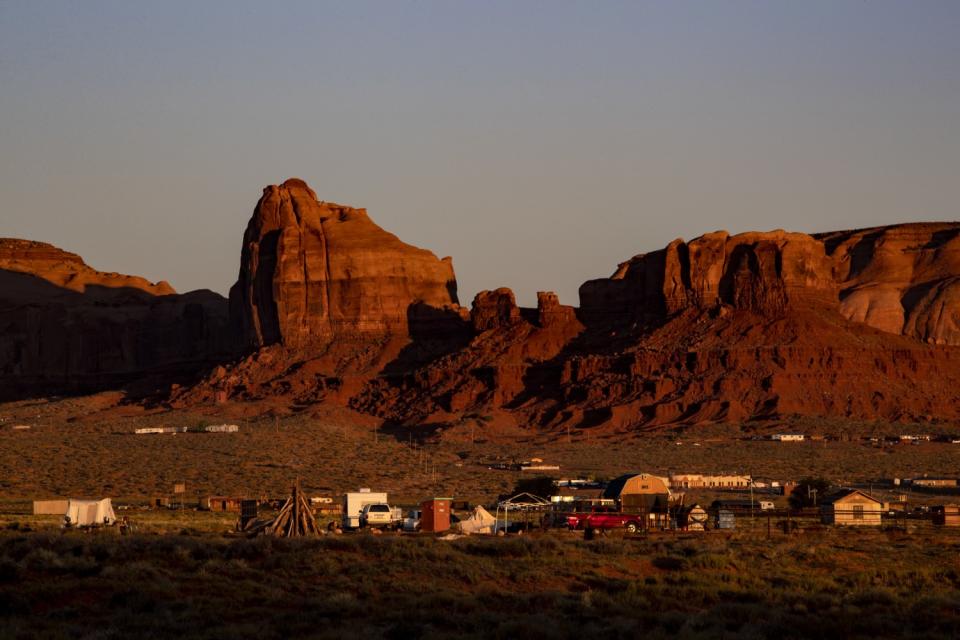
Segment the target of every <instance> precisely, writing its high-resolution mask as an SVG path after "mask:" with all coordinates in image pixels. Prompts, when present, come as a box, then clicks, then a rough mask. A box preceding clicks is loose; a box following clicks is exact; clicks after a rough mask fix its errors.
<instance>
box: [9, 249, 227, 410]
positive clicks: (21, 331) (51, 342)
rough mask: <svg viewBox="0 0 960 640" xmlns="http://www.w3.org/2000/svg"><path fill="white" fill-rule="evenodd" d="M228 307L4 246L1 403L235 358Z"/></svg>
mask: <svg viewBox="0 0 960 640" xmlns="http://www.w3.org/2000/svg"><path fill="white" fill-rule="evenodd" d="M230 336H231V331H230V326H229V320H228V317H227V306H226V300H224V299H223V298H222V297H221V296H218V295H216V294H214V293H212V292H209V291H195V292H191V293H188V294H185V295H177V294H176V292H175V291H174V290H173V288H172V287H170V285H169V284H167V283H165V282H160V283H157V284H153V283H150V282H148V281H147V280H145V279H143V278H138V277H135V276H127V275H122V274H118V273H104V272H100V271H97V270H95V269H92V268H91V267H89V266H87V265H86V264H85V263H84V262H83V260H82V259H81V258H80V257H79V256H77V255H75V254H72V253H68V252H66V251H62V250H60V249H57V248H56V247H53V246H51V245H49V244H44V243H41V242H30V241H25V240H13V239H0V398H2V399H15V398H20V397H25V396H32V395H39V394H49V393H71V392H85V391H94V390H100V389H107V388H116V387H119V386H122V385H124V384H127V383H129V382H133V381H145V379H146V378H149V377H150V376H156V377H158V378H159V383H160V384H161V385H162V384H163V383H164V382H165V380H166V379H168V378H177V377H179V376H184V375H190V374H191V373H195V372H197V371H199V370H201V369H203V368H204V367H205V366H208V365H209V364H210V363H212V362H216V361H218V360H220V359H223V358H227V357H229V356H230V354H231V352H232V344H231V342H232V340H231V337H230Z"/></svg>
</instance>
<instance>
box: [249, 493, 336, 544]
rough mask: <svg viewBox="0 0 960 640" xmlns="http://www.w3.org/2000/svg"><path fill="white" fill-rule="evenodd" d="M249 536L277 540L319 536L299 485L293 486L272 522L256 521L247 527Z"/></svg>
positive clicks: (308, 504)
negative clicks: (260, 536) (267, 537)
mask: <svg viewBox="0 0 960 640" xmlns="http://www.w3.org/2000/svg"><path fill="white" fill-rule="evenodd" d="M246 531H247V532H248V533H250V535H261V534H262V535H267V536H275V537H277V538H294V537H300V536H316V535H320V527H318V526H317V521H316V520H315V519H314V517H313V512H312V511H311V510H310V503H309V502H308V501H307V499H306V498H305V497H304V495H303V492H302V491H301V490H300V483H299V482H297V484H295V485H293V490H292V492H291V495H290V497H289V498H288V499H287V501H286V502H285V503H283V506H282V507H280V513H278V514H277V517H276V518H274V519H273V520H257V521H255V522H253V523H251V525H250V526H248V527H247V529H246Z"/></svg>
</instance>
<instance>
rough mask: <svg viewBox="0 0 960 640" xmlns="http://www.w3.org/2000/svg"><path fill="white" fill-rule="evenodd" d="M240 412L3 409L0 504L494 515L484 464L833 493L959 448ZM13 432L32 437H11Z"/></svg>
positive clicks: (932, 465) (920, 466)
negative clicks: (291, 494)
mask: <svg viewBox="0 0 960 640" xmlns="http://www.w3.org/2000/svg"><path fill="white" fill-rule="evenodd" d="M238 413H240V412H238V411H234V412H233V413H232V414H231V413H230V412H225V415H216V414H211V413H210V412H186V411H160V410H154V411H144V410H143V409H142V408H141V407H126V408H125V407H122V406H121V407H117V406H116V399H115V398H111V397H106V398H104V397H99V396H92V397H89V398H82V399H65V400H55V401H31V402H20V403H11V404H5V405H0V500H8V501H9V500H30V499H39V498H47V497H57V496H62V497H66V496H75V497H80V496H89V497H93V496H112V497H114V498H119V499H127V500H146V499H148V498H150V497H152V496H161V495H167V494H169V493H170V492H171V491H172V487H173V484H174V483H178V482H183V483H186V486H187V495H188V497H189V498H190V499H193V498H196V497H198V496H200V495H231V496H248V497H260V496H264V497H279V496H283V495H285V494H286V492H287V491H288V489H289V486H290V484H291V483H292V482H293V481H294V480H295V479H296V478H300V479H301V482H302V486H303V488H304V489H305V490H306V491H308V492H310V493H311V494H314V495H336V494H339V493H342V492H344V491H350V490H355V489H357V488H359V487H371V488H373V489H374V490H381V491H387V492H389V493H390V494H391V497H392V498H393V499H395V500H396V501H398V502H401V503H402V502H404V501H406V502H415V501H417V500H420V499H422V498H424V497H431V496H434V495H444V496H453V497H455V498H458V499H464V500H470V501H472V502H481V503H489V502H490V501H491V500H493V499H495V497H496V496H497V495H499V494H501V493H504V492H506V491H508V490H509V489H510V488H511V487H513V486H515V485H516V482H517V480H518V479H519V478H520V477H521V474H520V473H519V472H516V471H503V470H493V469H489V468H488V463H489V462H491V461H497V460H502V461H509V460H513V459H516V460H522V459H529V458H531V457H539V458H542V459H543V460H544V462H545V463H547V464H557V465H559V466H560V471H559V472H551V473H553V475H559V476H563V477H581V476H582V477H594V478H610V477H615V476H617V475H619V474H622V473H627V472H632V471H643V472H648V473H655V474H668V473H683V472H688V473H738V474H739V473H744V474H750V475H753V476H754V477H755V478H760V479H770V480H780V481H789V480H797V479H800V478H803V477H810V476H822V477H825V478H828V479H830V480H832V481H833V482H834V483H835V484H838V485H849V484H864V485H867V484H869V483H870V482H875V481H877V480H879V479H890V478H908V477H917V476H923V475H930V476H938V475H948V476H955V475H956V474H957V469H958V467H960V445H953V444H949V443H936V442H930V443H923V444H921V445H895V446H885V447H878V446H873V445H870V444H869V443H864V442H861V441H859V440H854V441H850V442H839V441H830V442H800V443H776V442H770V441H763V440H751V439H750V438H751V437H752V436H755V435H756V429H755V428H754V427H752V426H751V427H741V426H736V425H720V426H715V427H698V428H690V429H687V430H667V431H658V432H650V433H643V432H628V433H606V434H600V433H597V434H591V433H590V432H587V433H582V432H581V433H576V434H566V433H536V432H525V431H518V432H515V433H499V432H495V433H491V432H488V431H485V430H483V429H481V428H480V427H470V426H468V425H460V426H457V427H454V428H451V429H448V430H445V431H434V430H431V429H429V428H424V429H416V428H414V429H412V430H401V429H395V430H391V429H384V428H378V427H377V424H376V423H375V422H372V421H370V420H369V419H368V418H367V419H365V418H364V417H363V416H357V414H353V413H350V412H348V411H343V410H336V409H329V410H325V411H323V412H317V411H314V412H312V413H309V414H307V413H301V414H299V415H295V416H285V417H273V416H270V415H263V416H252V417H237V415H238ZM241 415H242V414H241ZM223 422H227V423H232V424H237V425H238V426H239V432H238V433H180V434H175V435H134V430H135V429H137V428H140V427H147V426H179V427H199V426H203V425H208V424H220V423H223ZM18 424H23V425H29V426H30V428H29V429H13V428H12V427H13V425H18ZM795 427H796V428H802V429H804V430H805V431H806V432H807V433H811V432H817V431H819V432H830V430H831V429H832V430H836V429H837V428H838V427H837V425H835V424H829V425H820V426H818V425H817V424H816V423H813V424H810V423H808V424H804V425H797V426H795ZM770 428H775V427H770ZM846 428H849V429H851V430H855V431H856V430H859V432H860V433H873V434H883V433H886V434H890V435H893V434H898V433H902V432H904V431H905V430H906V431H908V430H909V428H908V427H904V426H903V425H877V424H870V425H853V426H849V425H848V427H846ZM471 431H472V433H471ZM471 436H472V438H473V442H471Z"/></svg>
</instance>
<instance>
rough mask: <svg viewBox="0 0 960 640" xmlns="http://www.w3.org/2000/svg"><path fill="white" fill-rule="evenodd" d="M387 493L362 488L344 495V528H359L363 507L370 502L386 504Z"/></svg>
mask: <svg viewBox="0 0 960 640" xmlns="http://www.w3.org/2000/svg"><path fill="white" fill-rule="evenodd" d="M386 502H387V494H386V493H385V492H382V491H370V489H360V491H353V492H350V493H345V494H344V495H343V528H344V529H359V528H360V526H361V524H362V523H361V517H360V516H361V515H362V513H363V508H364V507H365V506H367V505H368V504H381V503H382V504H386Z"/></svg>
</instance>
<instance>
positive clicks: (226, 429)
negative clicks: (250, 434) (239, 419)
mask: <svg viewBox="0 0 960 640" xmlns="http://www.w3.org/2000/svg"><path fill="white" fill-rule="evenodd" d="M203 431H204V433H236V432H238V431H240V427H238V426H237V425H235V424H214V425H210V426H209V427H204V428H203Z"/></svg>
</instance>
